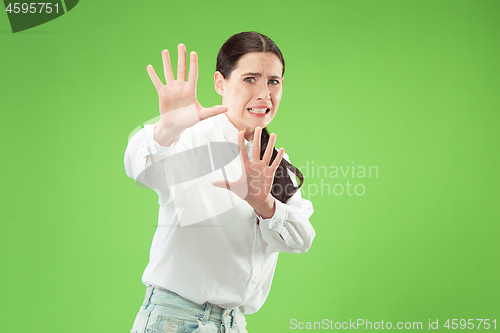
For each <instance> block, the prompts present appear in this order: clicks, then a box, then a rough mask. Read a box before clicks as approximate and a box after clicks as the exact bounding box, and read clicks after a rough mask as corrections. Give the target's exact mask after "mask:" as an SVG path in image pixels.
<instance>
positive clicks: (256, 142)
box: [252, 127, 262, 162]
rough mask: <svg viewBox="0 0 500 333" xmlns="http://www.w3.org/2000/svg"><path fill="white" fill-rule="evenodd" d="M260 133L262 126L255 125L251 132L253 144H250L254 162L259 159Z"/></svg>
mask: <svg viewBox="0 0 500 333" xmlns="http://www.w3.org/2000/svg"><path fill="white" fill-rule="evenodd" d="M261 134H262V127H256V128H255V130H254V132H253V145H252V160H253V161H254V162H257V161H260V136H261Z"/></svg>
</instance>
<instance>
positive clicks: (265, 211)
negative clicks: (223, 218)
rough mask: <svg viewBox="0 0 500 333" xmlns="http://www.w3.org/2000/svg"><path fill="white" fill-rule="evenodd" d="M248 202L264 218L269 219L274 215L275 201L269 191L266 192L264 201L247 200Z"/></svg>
mask: <svg viewBox="0 0 500 333" xmlns="http://www.w3.org/2000/svg"><path fill="white" fill-rule="evenodd" d="M249 204H250V206H252V207H253V209H254V210H255V212H256V213H257V214H259V215H260V216H261V217H262V218H263V219H264V220H267V219H270V218H271V217H273V216H274V212H275V210H276V202H275V199H274V197H273V196H272V195H271V193H269V194H268V196H267V197H266V199H265V200H264V201H256V202H249Z"/></svg>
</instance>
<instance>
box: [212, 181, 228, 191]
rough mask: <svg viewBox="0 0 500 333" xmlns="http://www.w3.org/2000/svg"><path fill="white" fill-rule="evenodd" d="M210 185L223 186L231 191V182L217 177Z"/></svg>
mask: <svg viewBox="0 0 500 333" xmlns="http://www.w3.org/2000/svg"><path fill="white" fill-rule="evenodd" d="M212 185H213V186H215V187H220V188H225V189H228V190H230V191H231V183H230V182H228V181H225V180H223V179H217V180H214V181H212Z"/></svg>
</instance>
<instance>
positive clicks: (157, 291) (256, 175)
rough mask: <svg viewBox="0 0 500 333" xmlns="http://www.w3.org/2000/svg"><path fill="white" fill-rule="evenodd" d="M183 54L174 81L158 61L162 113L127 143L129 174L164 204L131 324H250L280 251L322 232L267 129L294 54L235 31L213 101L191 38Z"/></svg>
mask: <svg viewBox="0 0 500 333" xmlns="http://www.w3.org/2000/svg"><path fill="white" fill-rule="evenodd" d="M178 55H179V57H178V64H177V80H175V79H174V75H173V71H172V66H171V64H170V57H169V53H168V51H167V50H164V51H163V53H162V56H163V66H164V74H165V79H166V85H163V84H162V82H161V81H160V79H159V78H158V76H157V75H156V73H155V71H154V69H153V67H152V66H151V65H150V66H148V68H147V69H148V73H149V75H150V77H151V80H152V82H153V84H154V85H155V87H156V89H157V91H158V96H159V101H160V116H161V117H160V119H159V121H158V122H157V123H156V124H154V125H146V126H145V127H144V128H143V129H141V130H140V131H139V132H138V133H136V134H135V135H134V136H133V137H132V139H131V140H130V141H129V144H128V146H127V150H126V152H125V168H126V171H127V175H128V176H129V177H131V178H133V179H135V180H137V181H138V182H140V183H142V184H145V185H147V186H148V187H151V188H153V189H154V190H155V191H156V192H157V193H158V197H159V204H160V211H159V216H158V228H157V230H156V233H155V235H154V238H153V242H152V246H151V252H150V261H149V263H148V266H147V267H146V270H145V272H144V275H143V278H142V281H143V283H144V284H145V285H146V286H147V288H146V297H145V299H144V303H143V305H142V307H141V309H140V311H139V313H138V315H137V317H136V320H135V322H134V325H133V328H132V330H131V332H141V333H142V332H146V331H149V332H246V322H245V317H244V314H251V313H254V312H256V311H257V310H258V309H259V308H260V307H261V306H262V305H263V303H264V301H265V299H266V298H267V295H268V293H269V290H270V287H271V281H272V277H273V274H274V269H275V267H276V261H277V258H278V253H279V252H280V251H285V252H289V253H304V252H306V251H307V250H308V249H309V248H310V246H311V243H312V240H313V238H314V236H315V232H314V229H313V228H312V226H311V224H310V223H309V217H310V216H311V214H312V212H313V209H312V204H311V202H310V201H308V200H305V199H303V198H302V197H301V195H300V190H299V189H298V188H299V187H300V185H302V182H303V177H302V174H301V173H300V171H299V170H298V169H296V168H295V167H293V166H292V165H291V164H290V163H289V161H287V159H288V158H287V156H286V154H284V149H283V148H281V149H279V150H278V151H277V150H276V149H275V148H274V143H275V140H276V135H275V134H274V133H273V134H271V135H269V134H268V132H267V130H266V129H265V127H266V126H267V125H268V124H269V123H270V122H271V120H272V119H273V118H274V116H275V115H276V112H277V110H278V106H279V103H280V100H281V95H282V84H283V74H284V60H283V56H282V54H281V51H280V50H279V48H278V47H277V46H276V44H275V43H274V42H273V41H272V40H271V39H269V38H268V37H267V36H264V35H262V34H259V33H256V32H243V33H239V34H236V35H234V36H232V37H231V38H229V39H228V40H227V41H226V42H225V43H224V45H223V46H222V48H221V49H220V51H219V54H218V56H217V67H216V72H215V75H214V84H215V90H216V91H217V93H218V94H219V95H221V96H222V105H217V106H214V107H211V108H204V107H202V106H201V105H200V104H199V103H198V101H197V100H196V82H197V75H198V60H197V55H196V53H195V52H191V54H190V68H189V75H188V79H187V81H186V49H185V46H184V45H182V44H180V45H179V47H178ZM235 148H236V149H235ZM238 154H239V156H240V158H237V155H238ZM283 157H284V158H283ZM296 177H298V178H299V179H300V185H299V186H297V184H296ZM228 190H229V191H228Z"/></svg>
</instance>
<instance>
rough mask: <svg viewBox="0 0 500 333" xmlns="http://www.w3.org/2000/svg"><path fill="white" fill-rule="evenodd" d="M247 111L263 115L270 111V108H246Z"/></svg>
mask: <svg viewBox="0 0 500 333" xmlns="http://www.w3.org/2000/svg"><path fill="white" fill-rule="evenodd" d="M247 110H248V112H250V113H252V114H255V115H265V114H266V113H269V111H271V109H270V108H247Z"/></svg>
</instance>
